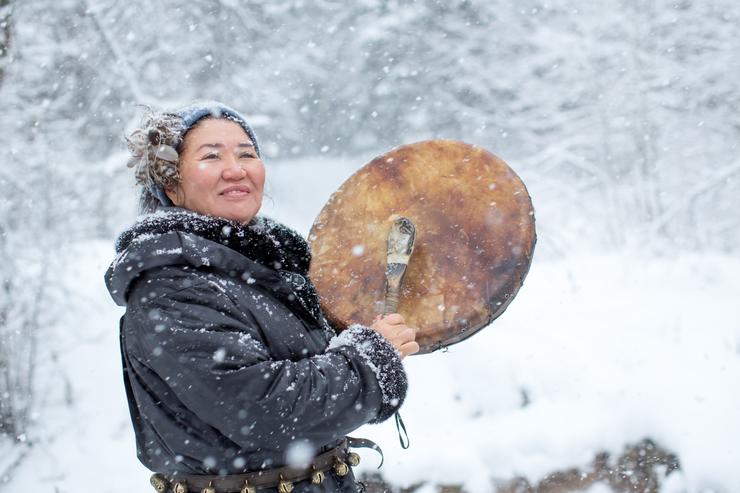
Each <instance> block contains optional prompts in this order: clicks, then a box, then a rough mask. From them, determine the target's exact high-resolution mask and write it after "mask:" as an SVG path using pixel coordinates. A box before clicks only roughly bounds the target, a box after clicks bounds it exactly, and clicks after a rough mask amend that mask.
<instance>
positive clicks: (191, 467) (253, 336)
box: [105, 207, 407, 492]
mask: <svg viewBox="0 0 740 493" xmlns="http://www.w3.org/2000/svg"><path fill="white" fill-rule="evenodd" d="M116 251H117V252H118V256H117V257H116V259H115V261H114V262H113V263H112V265H111V266H110V268H109V269H108V271H107V273H106V276H105V280H106V284H107V286H108V289H109V291H110V293H111V296H112V297H113V299H114V300H115V302H116V303H117V304H119V305H122V306H124V305H125V306H126V312H125V314H124V316H123V317H122V318H121V323H120V338H121V355H122V360H123V375H124V382H125V386H126V392H127V396H128V402H129V410H130V413H131V418H132V421H133V425H134V429H135V433H136V441H137V453H138V457H139V460H140V461H141V462H142V463H143V464H144V465H145V466H146V467H147V468H149V469H150V470H152V471H158V472H167V473H176V472H180V473H186V474H236V473H241V472H249V471H256V470H259V469H266V468H267V469H269V468H275V467H279V466H282V465H284V464H286V454H287V453H288V451H289V450H290V448H291V447H292V446H294V445H295V444H296V443H302V444H306V443H307V444H309V445H310V447H311V449H312V451H314V452H315V453H320V452H322V451H324V450H327V449H329V448H331V447H332V446H334V445H336V444H337V443H339V441H341V439H342V438H343V437H344V436H345V435H346V434H347V433H350V432H351V431H353V430H354V429H356V428H357V427H359V426H361V425H363V424H365V423H368V422H370V423H373V422H380V421H383V420H385V419H387V418H388V417H390V416H392V415H393V413H394V412H395V411H396V410H397V409H398V408H399V407H400V406H401V404H402V402H403V400H404V397H405V395H406V389H407V380H406V374H405V372H404V369H403V365H402V363H401V360H400V358H399V355H398V353H397V352H396V351H395V349H394V348H393V346H392V345H391V344H390V343H389V342H388V341H386V340H385V339H384V338H383V337H382V336H380V335H379V334H377V333H376V332H374V331H373V330H371V329H369V328H367V327H363V326H360V325H353V326H351V327H350V328H349V329H347V330H345V331H343V332H342V333H341V334H339V335H336V334H335V332H334V330H333V328H332V327H331V326H330V325H329V323H328V322H327V321H326V319H325V318H324V316H323V315H322V314H321V310H320V308H319V302H318V297H317V295H316V292H315V289H314V288H313V285H312V284H311V282H310V280H309V279H308V278H307V277H306V276H307V272H308V267H309V263H310V252H309V249H308V245H307V244H306V242H305V240H304V239H303V238H301V237H300V235H298V234H297V233H295V232H294V231H292V230H290V229H288V228H287V227H285V226H283V225H281V224H279V223H276V222H274V221H271V220H269V219H266V218H264V217H259V216H258V217H257V218H255V219H254V220H252V221H251V222H250V223H249V224H248V225H238V224H236V223H234V222H231V221H228V220H225V219H222V218H214V217H210V216H204V215H200V214H197V213H194V212H192V211H189V210H186V209H181V208H177V207H169V208H163V209H160V210H159V211H157V212H155V213H153V214H149V215H146V216H142V217H141V218H140V220H139V221H138V222H137V223H136V224H135V225H134V226H133V227H131V228H130V229H128V230H127V231H125V232H124V233H123V234H122V235H121V236H120V237H119V238H118V240H117V242H116ZM304 446H305V445H304ZM305 483H307V482H303V483H299V484H297V485H296V490H295V491H296V492H299V491H317V490H316V489H311V488H310V487H309V485H307V484H305ZM355 488H356V486H355V482H354V477H353V476H352V474H350V475H348V476H345V477H344V478H338V477H335V476H334V475H333V474H330V475H327V479H326V480H325V481H324V484H323V485H322V488H321V489H320V490H318V491H354V490H355Z"/></svg>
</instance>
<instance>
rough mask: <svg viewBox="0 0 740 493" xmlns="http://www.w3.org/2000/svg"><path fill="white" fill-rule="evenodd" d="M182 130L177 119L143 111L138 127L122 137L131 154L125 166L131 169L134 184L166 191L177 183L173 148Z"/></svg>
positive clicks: (176, 168)
mask: <svg viewBox="0 0 740 493" xmlns="http://www.w3.org/2000/svg"><path fill="white" fill-rule="evenodd" d="M184 129H185V126H184V124H183V122H182V118H180V117H179V116H178V115H175V114H172V113H162V114H154V113H153V112H152V111H151V110H149V111H147V113H146V114H145V115H144V118H143V120H142V123H141V127H139V128H138V129H136V130H134V131H133V132H132V133H131V135H129V136H128V137H126V144H127V145H128V149H129V151H130V152H131V158H130V159H129V160H128V163H127V166H128V167H129V168H134V171H135V175H136V183H138V184H139V185H143V186H144V187H147V188H151V187H153V186H160V187H163V188H170V187H172V186H173V185H175V184H176V183H177V182H178V181H179V180H180V173H179V170H178V163H179V159H180V158H179V156H178V154H177V150H176V147H177V146H178V145H179V144H180V140H181V138H182V137H181V135H182V133H183V131H184Z"/></svg>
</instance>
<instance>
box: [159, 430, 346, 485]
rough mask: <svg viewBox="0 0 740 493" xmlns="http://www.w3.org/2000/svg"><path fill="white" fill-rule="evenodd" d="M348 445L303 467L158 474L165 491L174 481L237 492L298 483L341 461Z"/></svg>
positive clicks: (331, 450) (329, 451) (335, 448)
mask: <svg viewBox="0 0 740 493" xmlns="http://www.w3.org/2000/svg"><path fill="white" fill-rule="evenodd" d="M348 446H349V440H348V439H347V438H345V439H344V440H343V441H342V443H341V444H339V445H338V446H336V447H334V448H333V449H330V450H327V451H326V452H324V453H323V454H320V455H317V456H316V457H315V458H314V460H313V461H312V463H311V466H310V467H309V468H306V469H298V468H294V467H290V466H285V467H280V468H277V469H267V470H264V471H255V472H250V473H245V474H230V475H228V476H209V475H204V474H197V475H190V474H175V475H169V474H162V475H161V476H162V477H163V478H165V479H166V480H167V482H168V483H169V484H168V485H167V489H166V491H168V492H170V491H174V488H175V484H177V483H180V484H185V485H186V488H187V490H186V491H187V492H189V493H190V492H195V493H200V492H201V491H202V490H203V489H205V488H208V487H211V488H213V489H214V490H215V491H216V492H217V493H239V492H240V491H242V489H243V488H244V486H245V485H249V486H251V487H254V488H256V489H259V488H274V487H276V486H278V484H279V483H280V482H281V481H285V482H289V483H297V482H299V481H303V480H304V479H308V478H310V477H311V473H313V472H314V471H326V470H328V469H331V468H332V467H333V466H334V465H335V464H336V463H337V462H340V463H343V462H344V460H345V459H346V457H347V453H348ZM155 488H156V487H155ZM177 493H179V492H177Z"/></svg>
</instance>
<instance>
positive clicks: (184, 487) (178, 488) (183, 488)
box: [172, 481, 188, 493]
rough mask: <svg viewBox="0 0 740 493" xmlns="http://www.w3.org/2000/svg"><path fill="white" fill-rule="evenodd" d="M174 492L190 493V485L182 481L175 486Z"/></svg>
mask: <svg viewBox="0 0 740 493" xmlns="http://www.w3.org/2000/svg"><path fill="white" fill-rule="evenodd" d="M172 491H174V492H175V493H188V485H187V484H185V483H183V482H182V481H178V482H177V483H175V484H174V485H173V487H172Z"/></svg>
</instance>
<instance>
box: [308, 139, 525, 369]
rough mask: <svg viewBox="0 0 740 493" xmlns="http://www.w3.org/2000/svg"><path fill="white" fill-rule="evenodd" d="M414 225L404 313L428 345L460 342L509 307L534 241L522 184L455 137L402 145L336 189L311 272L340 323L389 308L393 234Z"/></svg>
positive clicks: (315, 242) (319, 223)
mask: <svg viewBox="0 0 740 493" xmlns="http://www.w3.org/2000/svg"><path fill="white" fill-rule="evenodd" d="M403 217H405V218H408V219H409V220H410V221H411V222H413V225H414V227H415V229H416V238H415V244H414V250H413V254H412V255H411V257H410V260H409V262H408V266H407V269H406V273H405V277H404V279H403V284H402V287H401V291H400V299H399V304H398V313H400V314H401V315H403V316H404V318H405V320H406V323H407V325H409V326H412V327H418V328H419V332H418V334H417V338H416V340H417V342H418V343H419V346H420V348H421V350H420V354H421V353H428V352H431V351H434V350H436V349H439V348H442V347H445V346H448V345H451V344H454V343H456V342H459V341H461V340H463V339H465V338H467V337H470V336H471V335H472V334H474V333H475V332H477V331H478V330H480V329H481V328H483V327H485V326H486V325H488V324H489V323H490V322H491V321H493V320H494V319H495V318H497V317H498V316H499V315H501V313H503V311H504V310H505V309H506V307H507V306H508V304H509V303H510V302H511V300H512V299H513V298H514V296H515V295H516V293H517V291H518V290H519V288H520V287H521V285H522V283H523V282H524V278H525V276H526V275H527V271H528V270H529V265H530V263H531V260H532V253H533V250H534V245H535V227H534V209H533V207H532V202H531V199H530V197H529V194H528V192H527V189H526V187H525V186H524V183H522V181H521V179H519V177H518V176H517V175H516V173H514V171H513V170H512V169H511V168H509V166H508V165H507V164H506V163H505V162H504V161H502V160H501V159H499V158H498V157H496V156H494V155H493V154H491V153H489V152H487V151H486V150H484V149H482V148H480V147H477V146H473V145H469V144H466V143H463V142H458V141H452V140H430V141H424V142H418V143H415V144H409V145H405V146H402V147H398V148H395V149H393V150H391V151H390V152H388V153H386V154H383V155H382V156H379V157H377V158H375V159H373V160H372V161H371V162H370V163H368V164H366V165H365V166H364V167H362V168H361V169H360V170H359V171H357V172H356V173H355V174H354V175H352V176H351V177H350V178H349V179H348V180H347V181H346V182H344V184H343V185H342V186H341V187H340V188H339V190H337V192H335V193H334V194H333V195H332V196H331V198H330V199H329V202H328V203H327V204H326V205H325V206H324V208H323V209H322V211H321V212H320V213H319V215H318V217H317V218H316V220H315V221H314V224H313V226H312V228H311V232H310V233H309V237H308V239H309V243H310V245H311V249H312V252H313V260H312V262H311V269H310V273H309V275H310V277H311V279H312V280H313V282H314V284H315V285H316V289H317V291H318V293H319V296H320V297H321V305H322V307H323V309H324V312H325V314H326V315H327V317H328V318H329V319H330V320H331V321H332V322H333V323H334V324H335V325H337V326H339V327H340V328H345V327H347V326H349V325H350V324H352V323H360V324H365V325H369V324H371V323H372V321H373V320H374V319H375V317H376V316H377V315H378V314H381V313H383V311H384V297H385V293H386V277H385V275H386V262H387V247H388V232H389V230H390V228H391V227H392V226H393V224H394V222H395V221H396V219H398V218H403Z"/></svg>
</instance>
